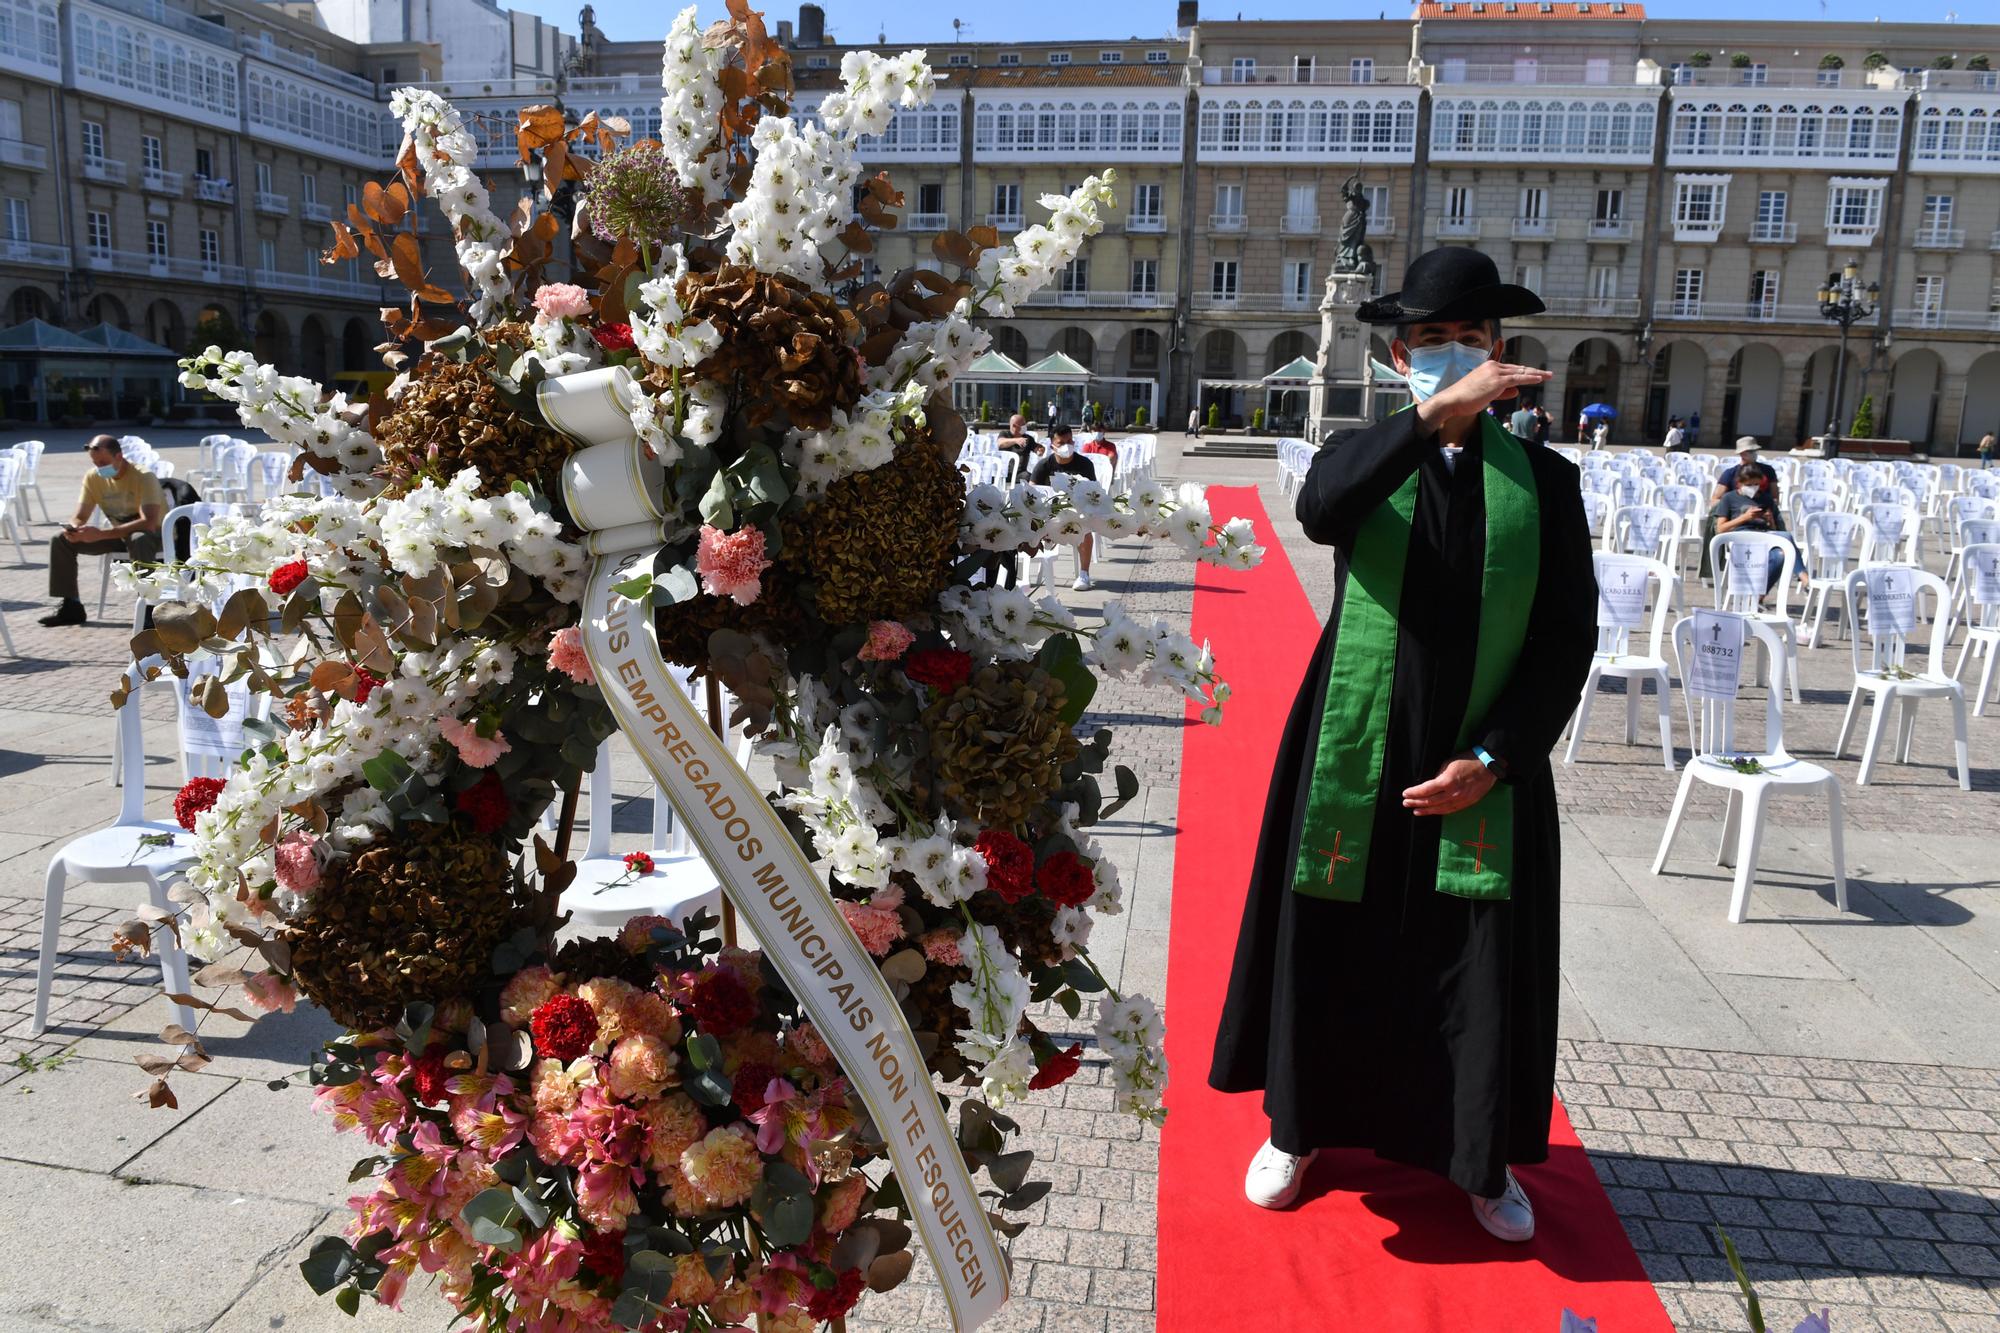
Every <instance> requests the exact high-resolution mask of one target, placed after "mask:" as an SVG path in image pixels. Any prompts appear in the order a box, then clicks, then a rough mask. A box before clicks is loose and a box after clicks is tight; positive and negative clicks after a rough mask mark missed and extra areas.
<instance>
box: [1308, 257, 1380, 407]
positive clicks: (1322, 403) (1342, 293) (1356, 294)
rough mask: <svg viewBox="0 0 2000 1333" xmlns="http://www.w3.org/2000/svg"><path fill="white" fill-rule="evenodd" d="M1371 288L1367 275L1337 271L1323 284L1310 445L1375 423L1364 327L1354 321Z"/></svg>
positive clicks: (1372, 380)
mask: <svg viewBox="0 0 2000 1333" xmlns="http://www.w3.org/2000/svg"><path fill="white" fill-rule="evenodd" d="M1373 289H1374V279H1373V277H1372V275H1370V274H1366V273H1335V274H1331V275H1329V276H1328V278H1327V280H1326V296H1325V297H1324V298H1323V299H1322V300H1321V301H1320V303H1319V359H1318V361H1317V363H1316V364H1315V366H1314V369H1313V378H1312V385H1311V388H1310V390H1309V391H1308V396H1307V407H1306V434H1307V436H1308V438H1309V439H1311V441H1312V442H1313V443H1314V444H1319V443H1322V442H1324V441H1325V440H1327V439H1329V438H1331V437H1332V436H1334V435H1336V434H1338V433H1339V432H1341V431H1345V430H1353V429H1355V428H1357V427H1360V426H1367V425H1372V424H1374V421H1375V374H1374V368H1373V366H1372V365H1371V364H1370V362H1371V358H1370V357H1369V354H1368V329H1367V326H1366V325H1364V324H1361V323H1359V322H1358V321H1357V320H1356V319H1355V318H1354V310H1355V307H1357V306H1359V305H1360V304H1361V303H1362V302H1363V301H1365V300H1367V299H1368V297H1369V295H1370V294H1371V293H1372V291H1373Z"/></svg>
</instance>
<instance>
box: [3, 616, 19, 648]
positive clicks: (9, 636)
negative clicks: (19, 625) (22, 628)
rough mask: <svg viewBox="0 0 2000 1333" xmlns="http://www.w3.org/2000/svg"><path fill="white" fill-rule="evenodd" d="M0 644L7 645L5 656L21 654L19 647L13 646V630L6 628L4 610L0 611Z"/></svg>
mask: <svg viewBox="0 0 2000 1333" xmlns="http://www.w3.org/2000/svg"><path fill="white" fill-rule="evenodd" d="M0 644H5V645H7V656H9V657H15V658H18V657H19V656H20V655H21V651H20V649H18V648H16V647H15V646H14V635H13V632H12V631H11V630H9V629H8V628H7V613H6V612H5V611H0Z"/></svg>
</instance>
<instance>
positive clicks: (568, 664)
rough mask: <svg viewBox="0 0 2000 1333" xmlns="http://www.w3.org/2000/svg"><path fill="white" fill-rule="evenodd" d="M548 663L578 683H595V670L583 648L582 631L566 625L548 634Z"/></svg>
mask: <svg viewBox="0 0 2000 1333" xmlns="http://www.w3.org/2000/svg"><path fill="white" fill-rule="evenodd" d="M549 665H550V666H552V667H554V668H555V669H556V670H557V671H560V672H562V673H563V674H564V675H565V676H568V677H569V678H570V679H571V680H573V681H575V682H576V683H577V684H579V685H595V684H596V683H597V672H596V670H595V669H593V668H592V667H591V665H590V654H589V653H586V652H585V651H584V650H583V631H582V630H581V629H579V628H577V627H576V626H575V625H568V626H565V627H564V628H562V629H559V630H557V631H556V632H555V633H554V634H551V635H550V636H549Z"/></svg>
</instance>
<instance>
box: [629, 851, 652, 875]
mask: <svg viewBox="0 0 2000 1333" xmlns="http://www.w3.org/2000/svg"><path fill="white" fill-rule="evenodd" d="M625 868H626V869H627V870H629V871H631V872H632V873H633V874H635V875H650V874H652V873H653V858H652V857H650V856H648V855H646V854H645V853H644V852H627V853H625Z"/></svg>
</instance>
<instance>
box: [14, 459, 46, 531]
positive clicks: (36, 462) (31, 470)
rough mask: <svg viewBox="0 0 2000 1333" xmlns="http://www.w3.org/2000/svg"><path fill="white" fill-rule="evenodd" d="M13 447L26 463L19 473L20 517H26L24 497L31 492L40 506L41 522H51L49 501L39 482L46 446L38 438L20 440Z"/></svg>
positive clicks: (26, 509) (25, 499)
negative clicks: (18, 451)
mask: <svg viewBox="0 0 2000 1333" xmlns="http://www.w3.org/2000/svg"><path fill="white" fill-rule="evenodd" d="M14 447H15V448H17V449H19V450H20V451H21V453H22V455H23V456H24V459H25V462H26V464H27V466H26V468H25V470H24V471H23V472H22V475H21V495H22V500H21V517H22V518H23V519H26V518H27V517H28V504H27V498H26V497H27V496H28V495H30V494H32V495H33V496H34V497H35V503H36V504H38V505H40V506H41V509H42V522H44V523H49V522H53V521H54V520H52V519H51V518H50V517H49V502H48V499H47V497H45V496H44V495H43V494H42V483H41V473H42V454H43V453H44V452H46V451H47V449H48V446H47V445H46V444H43V443H42V442H41V441H40V440H22V441H20V442H19V443H18V444H16V445H15V446H14Z"/></svg>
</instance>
